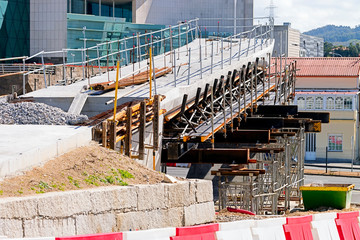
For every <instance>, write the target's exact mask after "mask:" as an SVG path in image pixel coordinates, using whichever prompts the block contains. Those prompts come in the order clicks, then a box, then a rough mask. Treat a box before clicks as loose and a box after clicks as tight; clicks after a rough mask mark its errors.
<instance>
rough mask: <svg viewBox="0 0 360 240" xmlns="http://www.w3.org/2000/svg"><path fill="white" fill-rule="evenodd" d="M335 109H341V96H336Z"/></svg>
mask: <svg viewBox="0 0 360 240" xmlns="http://www.w3.org/2000/svg"><path fill="white" fill-rule="evenodd" d="M335 109H343V98H342V97H336V99H335Z"/></svg>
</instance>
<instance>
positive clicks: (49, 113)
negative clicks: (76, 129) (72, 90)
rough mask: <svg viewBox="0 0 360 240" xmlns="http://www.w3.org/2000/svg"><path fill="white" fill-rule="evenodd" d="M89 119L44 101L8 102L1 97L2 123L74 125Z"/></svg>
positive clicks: (0, 113)
mask: <svg viewBox="0 0 360 240" xmlns="http://www.w3.org/2000/svg"><path fill="white" fill-rule="evenodd" d="M87 119H88V117H87V116H85V115H74V114H69V113H66V112H64V111H63V110H61V109H60V108H56V107H52V106H49V105H46V104H44V103H35V102H19V103H8V102H6V100H5V98H0V124H34V125H66V124H70V125H74V124H78V123H82V122H84V121H86V120H87Z"/></svg>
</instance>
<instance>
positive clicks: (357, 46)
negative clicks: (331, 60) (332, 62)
mask: <svg viewBox="0 0 360 240" xmlns="http://www.w3.org/2000/svg"><path fill="white" fill-rule="evenodd" d="M338 54H339V55H341V56H343V57H359V54H360V43H350V45H349V46H348V47H345V46H342V45H340V46H335V45H333V44H332V43H330V42H325V43H324V56H325V57H332V56H335V57H339V55H338Z"/></svg>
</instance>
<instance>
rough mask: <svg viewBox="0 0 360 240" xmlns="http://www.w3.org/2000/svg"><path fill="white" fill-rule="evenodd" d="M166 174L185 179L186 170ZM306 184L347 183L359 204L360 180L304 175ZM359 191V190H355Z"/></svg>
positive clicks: (176, 169)
mask: <svg viewBox="0 0 360 240" xmlns="http://www.w3.org/2000/svg"><path fill="white" fill-rule="evenodd" d="M167 170H168V174H170V175H172V176H177V177H186V175H187V172H188V171H189V169H188V168H179V167H168V168H167ZM308 183H324V184H325V183H349V184H355V190H354V191H353V195H352V201H351V202H352V203H359V204H360V178H348V177H338V176H321V175H305V184H308ZM356 189H359V190H356Z"/></svg>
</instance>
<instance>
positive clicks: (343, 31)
mask: <svg viewBox="0 0 360 240" xmlns="http://www.w3.org/2000/svg"><path fill="white" fill-rule="evenodd" d="M304 34H307V35H310V36H315V37H322V38H324V40H325V41H326V42H331V43H336V42H348V41H349V40H354V39H360V25H358V26H356V27H355V28H351V27H349V26H335V25H326V26H324V27H321V28H317V29H313V30H310V31H308V32H305V33H304ZM346 46H347V45H346Z"/></svg>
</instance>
